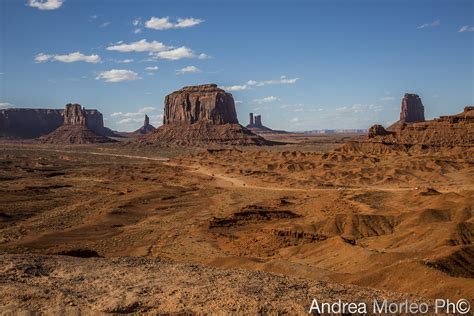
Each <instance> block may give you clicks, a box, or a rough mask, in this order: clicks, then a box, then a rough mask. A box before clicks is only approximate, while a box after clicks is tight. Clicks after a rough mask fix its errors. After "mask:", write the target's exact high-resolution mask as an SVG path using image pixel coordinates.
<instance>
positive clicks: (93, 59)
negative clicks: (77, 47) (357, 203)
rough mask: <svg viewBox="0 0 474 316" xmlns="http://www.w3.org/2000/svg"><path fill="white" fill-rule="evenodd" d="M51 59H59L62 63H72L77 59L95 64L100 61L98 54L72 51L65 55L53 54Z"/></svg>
mask: <svg viewBox="0 0 474 316" xmlns="http://www.w3.org/2000/svg"><path fill="white" fill-rule="evenodd" d="M53 60H56V61H60V62H63V63H74V62H78V61H84V62H86V63H93V64H96V63H98V62H100V57H99V55H89V56H87V55H84V54H82V53H80V52H74V53H70V54H67V55H55V56H53Z"/></svg>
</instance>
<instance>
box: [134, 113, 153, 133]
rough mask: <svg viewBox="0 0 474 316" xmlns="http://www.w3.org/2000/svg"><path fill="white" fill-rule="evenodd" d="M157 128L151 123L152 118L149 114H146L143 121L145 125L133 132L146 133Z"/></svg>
mask: <svg viewBox="0 0 474 316" xmlns="http://www.w3.org/2000/svg"><path fill="white" fill-rule="evenodd" d="M155 129H156V128H155V127H154V126H153V125H151V124H150V118H149V117H148V115H146V114H145V121H144V122H143V126H142V127H140V128H139V129H137V130H136V131H135V132H133V134H137V135H145V134H148V133H150V132H152V131H154V130H155Z"/></svg>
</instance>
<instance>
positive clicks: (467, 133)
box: [368, 105, 474, 148]
mask: <svg viewBox="0 0 474 316" xmlns="http://www.w3.org/2000/svg"><path fill="white" fill-rule="evenodd" d="M402 107H403V105H402ZM402 112H403V111H402ZM399 122H400V121H399ZM399 122H397V123H396V124H399V125H398V126H397V128H396V129H394V130H393V131H391V132H389V134H385V135H383V130H382V128H383V127H382V126H380V125H378V127H375V126H373V127H372V128H371V130H370V131H369V135H368V136H369V138H370V139H371V141H370V142H372V143H373V142H376V143H383V144H388V145H402V146H405V147H407V146H408V147H412V146H415V145H420V146H421V147H423V148H439V147H456V146H458V147H459V146H460V147H472V146H474V106H466V107H465V108H464V111H463V112H461V113H459V114H456V115H449V116H441V117H440V118H437V119H434V120H429V121H422V122H413V123H407V122H404V123H403V124H400V123H399ZM394 125H395V124H394ZM376 126H377V125H376ZM392 126H393V125H392Z"/></svg>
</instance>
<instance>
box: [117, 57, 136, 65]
mask: <svg viewBox="0 0 474 316" xmlns="http://www.w3.org/2000/svg"><path fill="white" fill-rule="evenodd" d="M115 62H116V63H118V64H129V63H133V59H131V58H130V59H121V60H116V61H115Z"/></svg>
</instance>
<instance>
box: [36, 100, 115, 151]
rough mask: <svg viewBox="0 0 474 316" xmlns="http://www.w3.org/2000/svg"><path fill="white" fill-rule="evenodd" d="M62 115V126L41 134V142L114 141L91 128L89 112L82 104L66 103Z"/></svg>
mask: <svg viewBox="0 0 474 316" xmlns="http://www.w3.org/2000/svg"><path fill="white" fill-rule="evenodd" d="M62 116H63V124H62V126H60V127H58V128H57V129H55V130H54V131H53V132H51V133H49V134H47V135H44V136H41V137H40V138H39V139H38V141H39V142H41V143H45V144H92V143H109V142H113V141H114V140H112V139H110V138H108V137H106V136H103V135H101V134H98V133H96V132H95V131H93V130H92V129H90V128H89V124H88V116H87V112H86V110H85V109H84V108H82V106H81V105H80V104H66V106H65V109H64V111H63V113H62ZM101 116H102V114H101ZM93 123H97V122H93Z"/></svg>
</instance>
